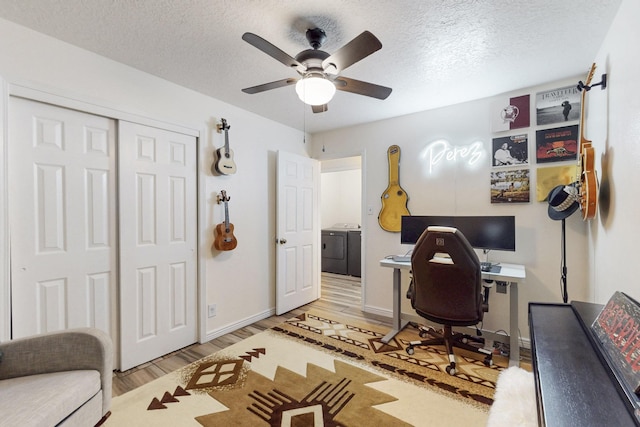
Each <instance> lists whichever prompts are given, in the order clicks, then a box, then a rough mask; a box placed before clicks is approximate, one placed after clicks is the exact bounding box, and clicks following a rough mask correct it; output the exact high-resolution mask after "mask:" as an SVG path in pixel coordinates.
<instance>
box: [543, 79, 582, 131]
mask: <svg viewBox="0 0 640 427" xmlns="http://www.w3.org/2000/svg"><path fill="white" fill-rule="evenodd" d="M578 119H580V91H579V90H578V86H577V85H576V86H567V87H561V88H559V89H553V90H547V91H545V92H538V93H536V123H537V124H538V125H550V124H553V123H563V122H570V121H572V120H578Z"/></svg>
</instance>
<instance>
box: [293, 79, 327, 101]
mask: <svg viewBox="0 0 640 427" xmlns="http://www.w3.org/2000/svg"><path fill="white" fill-rule="evenodd" d="M296 93H297V94H298V98H300V100H301V101H302V102H304V103H305V104H308V105H324V104H327V103H328V102H329V101H331V99H332V98H333V95H335V93H336V86H335V85H334V84H333V82H331V81H329V80H328V79H326V78H325V77H324V76H319V75H317V74H312V75H309V76H306V77H303V78H301V79H300V80H298V83H296Z"/></svg>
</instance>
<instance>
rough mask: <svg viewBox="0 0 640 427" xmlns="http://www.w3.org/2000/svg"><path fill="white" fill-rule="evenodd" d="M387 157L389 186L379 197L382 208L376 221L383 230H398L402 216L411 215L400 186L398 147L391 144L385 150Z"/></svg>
mask: <svg viewBox="0 0 640 427" xmlns="http://www.w3.org/2000/svg"><path fill="white" fill-rule="evenodd" d="M387 158H388V159H389V186H388V187H387V189H386V190H385V191H384V193H382V196H381V197H380V198H381V200H382V209H381V210H380V214H379V215H378V223H379V224H380V227H381V228H382V229H383V230H386V231H395V232H397V231H400V228H401V225H402V217H403V216H408V215H411V214H410V213H409V209H407V202H408V201H409V196H408V195H407V193H406V192H405V191H404V190H403V189H402V187H400V147H399V146H397V145H392V146H390V147H389V149H388V150H387Z"/></svg>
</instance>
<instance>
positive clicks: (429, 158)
mask: <svg viewBox="0 0 640 427" xmlns="http://www.w3.org/2000/svg"><path fill="white" fill-rule="evenodd" d="M484 155H485V150H484V147H483V144H482V142H481V141H476V142H474V143H472V144H469V145H463V146H452V145H451V144H450V143H449V141H446V140H444V139H440V140H437V141H434V142H432V143H431V144H429V145H427V146H426V147H425V148H424V150H423V151H422V158H423V159H424V160H425V161H426V163H427V166H428V168H427V169H428V172H429V174H432V173H433V171H434V169H435V168H436V166H438V165H440V164H442V163H447V162H448V163H456V162H466V163H467V165H469V166H470V167H473V166H474V165H476V164H477V163H478V161H479V160H480V159H482V158H483V157H484Z"/></svg>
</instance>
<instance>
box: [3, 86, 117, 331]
mask: <svg viewBox="0 0 640 427" xmlns="http://www.w3.org/2000/svg"><path fill="white" fill-rule="evenodd" d="M115 137H116V126H115V122H114V121H113V120H111V119H108V118H104V117H99V116H94V115H91V114H85V113H81V112H78V111H74V110H68V109H65V108H60V107H56V106H52V105H48V104H43V103H39V102H35V101H29V100H25V99H21V98H15V97H12V98H10V101H9V147H8V160H9V161H8V178H9V180H8V181H9V203H8V206H9V224H10V233H11V299H12V312H11V317H12V337H13V338H19V337H24V336H29V335H33V334H37V333H43V332H48V331H55V330H60V329H67V328H75V327H83V326H92V327H97V328H100V329H102V330H104V331H105V332H107V333H108V334H110V335H111V336H112V337H114V338H116V337H117V330H116V328H115V327H114V325H115V324H116V322H115V320H116V319H115V316H114V313H115V306H114V305H113V302H114V301H115V295H116V283H115V280H116V277H117V274H116V272H117V269H116V267H117V265H116V263H117V259H116V246H117V245H116V226H115V220H116V217H115V206H116V204H115V172H114V171H115Z"/></svg>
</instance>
